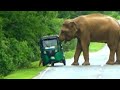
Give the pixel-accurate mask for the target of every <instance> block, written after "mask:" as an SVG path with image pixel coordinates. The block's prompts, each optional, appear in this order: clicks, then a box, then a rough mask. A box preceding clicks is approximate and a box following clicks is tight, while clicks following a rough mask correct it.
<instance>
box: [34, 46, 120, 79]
mask: <svg viewBox="0 0 120 90" xmlns="http://www.w3.org/2000/svg"><path fill="white" fill-rule="evenodd" d="M89 57H90V64H91V65H90V66H82V63H83V62H84V58H83V56H82V55H81V56H80V58H79V64H80V65H79V66H72V65H71V64H72V62H73V58H72V59H69V60H66V66H64V65H63V63H56V64H55V66H54V67H50V66H48V68H47V69H45V70H44V71H42V72H40V73H39V75H37V76H36V77H34V78H33V79H120V65H106V62H107V60H108V57H109V48H108V47H107V45H106V46H105V47H104V48H103V49H101V50H100V51H98V52H94V53H90V56H89Z"/></svg>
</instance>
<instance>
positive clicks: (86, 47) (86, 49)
mask: <svg viewBox="0 0 120 90" xmlns="http://www.w3.org/2000/svg"><path fill="white" fill-rule="evenodd" d="M81 45H82V50H83V56H84V60H85V61H84V63H83V64H82V65H90V63H89V42H86V40H84V41H82V42H81Z"/></svg>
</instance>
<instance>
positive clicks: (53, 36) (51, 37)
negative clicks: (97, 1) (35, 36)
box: [41, 35, 59, 40]
mask: <svg viewBox="0 0 120 90" xmlns="http://www.w3.org/2000/svg"><path fill="white" fill-rule="evenodd" d="M58 37H59V36H58V35H51V36H44V37H42V38H41V40H46V39H56V38H58Z"/></svg>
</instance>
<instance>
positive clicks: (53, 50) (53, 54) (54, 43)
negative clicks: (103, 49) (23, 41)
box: [40, 35, 66, 66]
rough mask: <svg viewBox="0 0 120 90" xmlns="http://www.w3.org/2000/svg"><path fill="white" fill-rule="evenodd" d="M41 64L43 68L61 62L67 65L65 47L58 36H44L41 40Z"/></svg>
mask: <svg viewBox="0 0 120 90" xmlns="http://www.w3.org/2000/svg"><path fill="white" fill-rule="evenodd" d="M40 51H41V63H42V64H43V66H45V65H47V64H51V66H54V63H58V62H61V63H63V64H64V65H66V61H65V56H64V53H63V47H62V44H61V42H60V41H59V37H58V36H57V35H54V36H44V37H42V38H41V39H40Z"/></svg>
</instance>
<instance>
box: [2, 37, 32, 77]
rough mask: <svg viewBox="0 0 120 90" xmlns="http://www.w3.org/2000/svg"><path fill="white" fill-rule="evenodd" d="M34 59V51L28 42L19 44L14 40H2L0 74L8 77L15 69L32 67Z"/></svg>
mask: <svg viewBox="0 0 120 90" xmlns="http://www.w3.org/2000/svg"><path fill="white" fill-rule="evenodd" d="M33 57H34V53H33V50H32V48H30V47H29V46H28V44H27V42H26V41H21V42H19V41H17V40H16V39H14V38H10V39H5V40H2V41H1V46H0V74H3V75H7V74H9V73H10V72H11V71H13V70H15V69H18V68H27V67H30V65H31V64H30V62H31V61H32V58H33Z"/></svg>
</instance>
